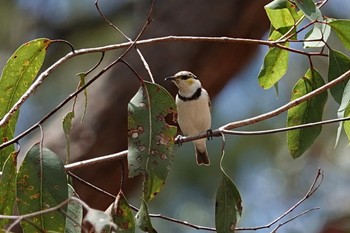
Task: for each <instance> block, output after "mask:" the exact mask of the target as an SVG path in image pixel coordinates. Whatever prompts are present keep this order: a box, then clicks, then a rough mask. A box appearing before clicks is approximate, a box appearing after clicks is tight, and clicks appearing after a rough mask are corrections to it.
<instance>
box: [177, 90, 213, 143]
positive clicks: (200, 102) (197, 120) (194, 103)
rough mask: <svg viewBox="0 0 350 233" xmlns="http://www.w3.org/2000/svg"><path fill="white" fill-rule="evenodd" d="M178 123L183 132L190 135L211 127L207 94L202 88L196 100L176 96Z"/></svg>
mask: <svg viewBox="0 0 350 233" xmlns="http://www.w3.org/2000/svg"><path fill="white" fill-rule="evenodd" d="M176 104H177V114H178V117H177V119H178V123H179V126H180V128H181V131H182V133H183V134H185V135H188V136H192V135H196V134H198V133H201V132H205V131H207V130H208V129H210V127H211V114H210V107H209V96H208V93H207V91H206V90H204V89H202V93H201V96H200V97H199V98H198V99H196V100H191V101H183V100H181V99H180V98H179V97H178V96H176Z"/></svg>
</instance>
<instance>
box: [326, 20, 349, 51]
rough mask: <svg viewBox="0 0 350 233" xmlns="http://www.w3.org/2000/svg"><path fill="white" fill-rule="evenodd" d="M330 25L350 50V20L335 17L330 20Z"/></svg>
mask: <svg viewBox="0 0 350 233" xmlns="http://www.w3.org/2000/svg"><path fill="white" fill-rule="evenodd" d="M329 26H331V28H332V30H333V31H334V32H335V33H336V34H337V36H338V37H339V39H340V40H341V42H342V43H343V45H344V46H345V48H347V49H349V50H350V30H349V28H350V20H346V19H334V20H332V21H331V22H329Z"/></svg>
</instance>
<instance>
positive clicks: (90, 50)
mask: <svg viewBox="0 0 350 233" xmlns="http://www.w3.org/2000/svg"><path fill="white" fill-rule="evenodd" d="M148 23H149V21H147V23H146V25H144V27H143V29H141V32H140V34H139V35H138V36H137V38H136V39H135V41H132V42H125V43H120V44H114V45H108V46H102V47H95V48H85V49H80V50H74V52H70V53H68V54H67V55H65V56H64V57H62V58H61V59H59V60H57V61H56V62H55V63H54V64H52V65H51V66H50V67H49V68H47V69H46V70H45V71H43V72H42V73H41V74H40V75H39V76H38V77H37V79H36V80H35V81H34V82H33V84H32V85H31V86H30V87H29V88H28V90H27V91H26V92H25V93H24V94H23V95H22V96H21V97H20V98H19V100H18V101H17V102H16V103H15V104H14V105H13V106H12V108H11V109H10V110H9V111H8V112H7V113H6V114H5V115H4V117H3V118H2V119H1V120H0V127H1V126H3V125H5V124H6V123H7V122H8V121H9V120H10V118H11V116H12V115H13V114H14V113H15V112H16V111H17V110H18V109H19V108H20V107H21V106H22V104H23V103H24V102H25V101H26V100H27V99H28V98H29V97H30V95H31V94H32V93H34V92H35V91H36V90H37V89H38V88H39V86H40V85H41V84H42V83H43V81H44V80H45V79H46V78H47V77H48V76H49V75H50V74H51V73H52V72H53V71H54V70H56V69H57V68H58V67H60V66H61V65H62V64H63V63H65V62H66V61H68V60H70V59H71V58H73V57H76V56H80V55H83V54H91V53H100V52H106V51H110V50H117V49H121V48H127V49H126V50H125V51H124V53H123V54H122V55H121V57H123V56H124V55H125V54H126V53H127V52H129V50H130V49H131V48H132V47H134V46H140V45H148V44H153V43H160V42H171V41H172V42H175V41H179V42H180V41H181V42H211V43H212V42H218V43H242V44H259V45H266V46H269V47H280V48H282V49H286V50H289V51H291V52H296V53H300V51H296V50H295V49H291V48H288V47H285V46H283V45H281V44H279V43H277V42H275V41H266V40H257V39H246V38H230V37H195V36H165V37H158V38H152V39H146V40H138V39H139V37H140V36H141V34H142V32H143V31H144V29H145V27H146V26H147V25H148ZM301 52H302V53H301V54H304V52H303V51H301ZM304 55H305V54H304ZM308 55H313V56H325V55H324V54H321V53H308Z"/></svg>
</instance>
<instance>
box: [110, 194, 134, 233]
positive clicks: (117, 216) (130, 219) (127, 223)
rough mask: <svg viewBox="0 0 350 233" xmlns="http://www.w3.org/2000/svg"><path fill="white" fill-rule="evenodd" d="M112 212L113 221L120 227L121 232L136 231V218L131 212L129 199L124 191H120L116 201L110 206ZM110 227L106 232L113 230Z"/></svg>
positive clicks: (130, 232) (129, 232)
mask: <svg viewBox="0 0 350 233" xmlns="http://www.w3.org/2000/svg"><path fill="white" fill-rule="evenodd" d="M109 211H110V214H111V216H112V218H113V222H114V223H115V224H116V225H117V227H118V232H120V233H134V232H135V219H134V215H133V214H132V212H131V208H130V206H129V203H128V201H127V200H126V198H125V196H124V194H123V192H122V191H119V193H118V195H117V197H116V199H115V202H114V203H113V204H112V206H111V208H110V210H109ZM111 230H112V229H109V230H108V231H106V232H111Z"/></svg>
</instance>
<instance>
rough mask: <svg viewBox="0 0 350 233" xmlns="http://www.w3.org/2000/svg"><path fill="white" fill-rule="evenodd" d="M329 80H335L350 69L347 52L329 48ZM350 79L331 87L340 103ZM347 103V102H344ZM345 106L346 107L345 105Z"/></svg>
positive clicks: (332, 92)
mask: <svg viewBox="0 0 350 233" xmlns="http://www.w3.org/2000/svg"><path fill="white" fill-rule="evenodd" d="M328 57H329V58H328V59H329V66H328V82H330V81H333V80H334V79H336V78H338V77H339V76H340V75H342V74H344V73H345V72H346V71H348V70H350V58H349V57H348V56H346V55H345V54H343V53H341V52H339V51H336V50H333V49H329V56H328ZM347 83H348V80H344V81H342V82H340V83H338V84H337V85H335V86H334V87H332V88H331V89H330V92H331V94H332V96H333V98H334V99H335V101H337V102H338V103H339V104H340V103H342V98H343V92H344V88H345V86H346V84H347ZM343 104H345V105H347V103H343ZM344 108H345V107H344Z"/></svg>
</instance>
